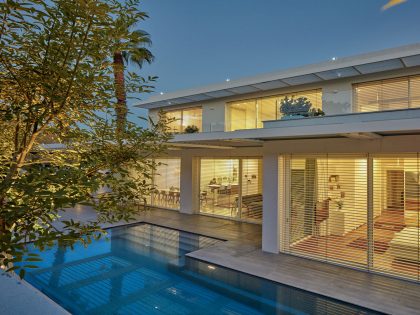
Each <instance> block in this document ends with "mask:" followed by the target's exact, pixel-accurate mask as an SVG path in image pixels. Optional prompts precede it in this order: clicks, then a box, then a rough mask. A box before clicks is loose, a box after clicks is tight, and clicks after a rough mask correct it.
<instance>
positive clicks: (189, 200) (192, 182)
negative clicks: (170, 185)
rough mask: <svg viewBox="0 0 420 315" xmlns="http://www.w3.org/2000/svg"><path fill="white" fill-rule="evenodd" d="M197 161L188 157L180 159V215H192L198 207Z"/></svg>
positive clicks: (184, 156)
mask: <svg viewBox="0 0 420 315" xmlns="http://www.w3.org/2000/svg"><path fill="white" fill-rule="evenodd" d="M198 171H199V170H198V159H197V158H194V157H192V156H189V155H183V156H182V157H181V184H180V186H181V187H180V190H181V200H180V211H179V212H181V213H186V214H193V213H197V212H198V207H199V195H198V193H199V182H198Z"/></svg>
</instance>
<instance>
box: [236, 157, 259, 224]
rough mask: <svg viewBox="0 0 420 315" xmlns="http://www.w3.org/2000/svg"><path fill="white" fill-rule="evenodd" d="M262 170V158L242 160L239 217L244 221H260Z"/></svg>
mask: <svg viewBox="0 0 420 315" xmlns="http://www.w3.org/2000/svg"><path fill="white" fill-rule="evenodd" d="M262 171H263V170H262V159H243V160H242V172H241V173H242V181H241V192H242V194H241V201H242V202H241V205H242V207H241V219H243V220H245V221H254V222H258V223H260V222H261V221H262V210H263V194H262V192H263V190H262Z"/></svg>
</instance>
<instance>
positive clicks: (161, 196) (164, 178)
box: [152, 158, 181, 209]
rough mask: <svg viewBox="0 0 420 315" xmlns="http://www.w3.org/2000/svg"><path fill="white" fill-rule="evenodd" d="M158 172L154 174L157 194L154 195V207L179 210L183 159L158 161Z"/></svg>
mask: <svg viewBox="0 0 420 315" xmlns="http://www.w3.org/2000/svg"><path fill="white" fill-rule="evenodd" d="M155 161H156V163H157V167H156V171H155V172H154V174H153V184H154V186H155V192H154V193H153V194H152V205H153V206H156V207H161V208H169V209H179V204H180V197H181V191H180V180H181V159H179V158H164V159H156V160H155Z"/></svg>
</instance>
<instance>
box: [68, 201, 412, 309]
mask: <svg viewBox="0 0 420 315" xmlns="http://www.w3.org/2000/svg"><path fill="white" fill-rule="evenodd" d="M94 216H95V214H94V213H93V212H92V211H90V210H89V209H80V210H76V211H72V212H69V213H66V214H64V217H63V219H66V218H70V217H72V218H75V219H79V220H89V219H93V218H94ZM137 220H138V221H140V222H148V223H152V224H158V225H162V226H166V227H170V228H175V229H181V230H184V231H188V232H193V233H199V234H202V235H206V236H211V237H217V238H222V239H225V240H228V241H227V242H223V243H221V244H218V245H215V246H212V247H209V248H205V249H201V250H198V251H195V252H193V253H190V254H188V255H189V256H190V257H193V258H197V259H200V260H204V261H208V262H210V263H212V264H216V265H221V266H225V267H228V268H231V269H235V270H238V271H241V272H245V273H248V274H252V275H256V276H259V277H262V278H266V279H269V280H273V281H276V282H279V283H284V284H287V285H291V286H293V287H297V288H300V289H303V290H307V291H310V292H314V293H318V294H321V295H324V296H328V297H332V298H336V299H339V300H342V301H346V302H348V303H352V304H356V305H360V306H363V307H366V308H370V309H373V310H376V311H380V312H384V313H389V314H420V299H419V297H420V284H418V283H413V282H408V281H405V280H400V279H395V278H391V277H387V276H382V275H378V274H372V273H368V272H363V271H358V270H354V269H350V268H346V267H341V266H336V265H332V264H328V263H322V262H319V261H314V260H310V259H305V258H300V257H296V256H292V255H287V254H270V253H265V252H262V251H261V226H260V225H257V224H249V223H243V222H235V221H231V220H225V219H219V218H214V217H208V216H202V215H186V214H180V213H178V212H177V211H171V210H158V209H155V210H152V211H148V212H145V213H142V214H140V215H139V216H138V217H137ZM120 224H124V223H123V222H121V223H120Z"/></svg>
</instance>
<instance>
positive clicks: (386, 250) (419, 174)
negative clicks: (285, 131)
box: [279, 153, 420, 281]
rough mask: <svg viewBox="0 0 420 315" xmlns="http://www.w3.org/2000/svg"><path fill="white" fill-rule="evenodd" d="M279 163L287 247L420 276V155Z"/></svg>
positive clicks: (322, 257)
mask: <svg viewBox="0 0 420 315" xmlns="http://www.w3.org/2000/svg"><path fill="white" fill-rule="evenodd" d="M368 161H371V162H369V163H368ZM279 163H280V166H281V167H280V174H281V177H280V180H281V181H280V183H283V185H281V187H280V207H281V215H280V217H281V247H280V248H281V249H280V250H281V251H282V252H286V253H292V254H296V255H300V256H304V257H310V258H315V259H318V260H322V261H329V262H335V263H339V264H344V265H348V266H353V267H357V268H361V269H367V270H370V271H375V272H380V273H386V274H391V275H394V276H398V277H403V278H408V279H411V280H416V281H420V157H419V154H417V153H415V154H414V153H413V154H404V155H395V154H393V155H371V156H368V155H366V156H346V155H316V156H299V155H296V156H295V155H292V156H282V157H280V159H279Z"/></svg>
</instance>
